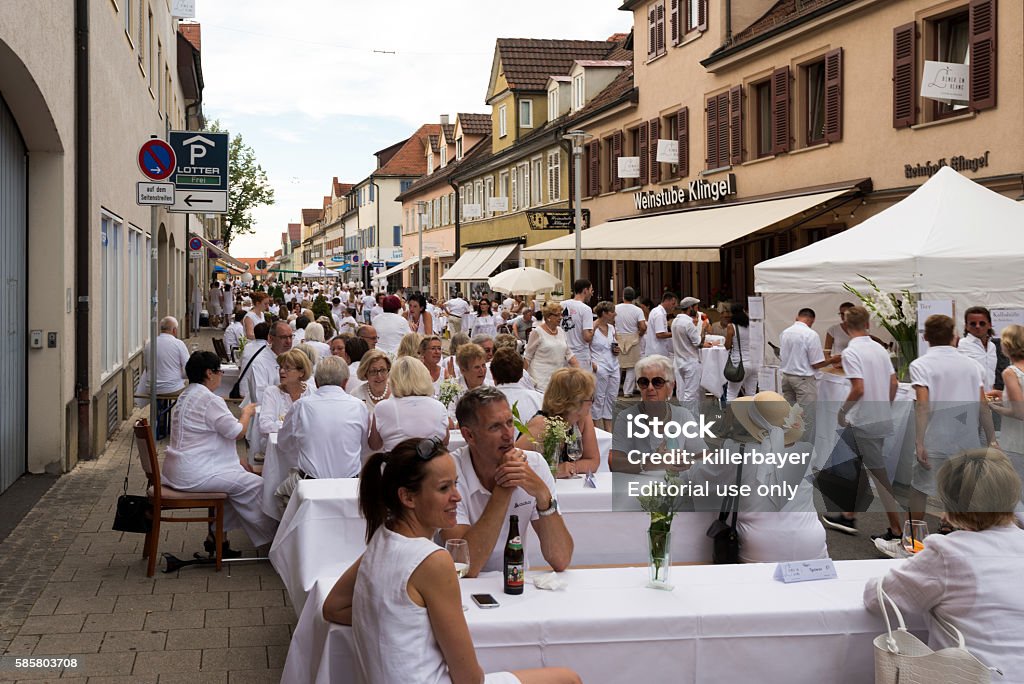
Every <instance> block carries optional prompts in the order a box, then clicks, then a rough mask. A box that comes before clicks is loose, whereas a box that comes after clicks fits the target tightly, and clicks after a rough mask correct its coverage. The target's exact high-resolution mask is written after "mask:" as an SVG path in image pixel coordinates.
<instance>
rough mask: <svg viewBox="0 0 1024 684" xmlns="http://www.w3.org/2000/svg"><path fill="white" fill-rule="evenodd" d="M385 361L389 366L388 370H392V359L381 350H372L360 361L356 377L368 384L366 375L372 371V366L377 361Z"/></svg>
mask: <svg viewBox="0 0 1024 684" xmlns="http://www.w3.org/2000/svg"><path fill="white" fill-rule="evenodd" d="M381 360H383V361H384V363H386V364H387V365H388V370H389V371H390V370H391V357H389V356H388V355H387V354H385V353H384V352H382V351H381V350H379V349H371V350H370V351H368V352H366V353H365V354H363V358H362V359H360V360H359V370H357V371H356V377H357V378H359V379H360V380H362V381H363V382H366V373H367V371H369V370H370V366H371V365H372V364H373V363H374V362H375V361H381Z"/></svg>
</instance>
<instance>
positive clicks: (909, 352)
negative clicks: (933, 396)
mask: <svg viewBox="0 0 1024 684" xmlns="http://www.w3.org/2000/svg"><path fill="white" fill-rule="evenodd" d="M893 352H894V353H895V357H894V358H893V368H894V370H895V371H896V379H897V380H899V381H900V382H910V362H911V361H913V360H914V359H916V358H917V339H916V338H915V339H901V340H896V342H895V344H893Z"/></svg>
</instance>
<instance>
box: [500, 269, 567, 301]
mask: <svg viewBox="0 0 1024 684" xmlns="http://www.w3.org/2000/svg"><path fill="white" fill-rule="evenodd" d="M487 284H488V285H490V287H491V289H492V290H494V291H495V292H503V293H505V294H511V295H532V294H537V293H538V292H550V291H552V290H554V289H555V288H556V287H558V286H560V285H561V284H562V281H561V280H559V279H558V278H556V277H555V276H553V275H551V274H550V273H548V272H547V271H542V270H540V269H539V268H533V267H532V266H520V267H519V268H512V269H509V270H507V271H502V272H501V273H499V274H498V275H496V276H492V277H490V278H489V279H488V280H487Z"/></svg>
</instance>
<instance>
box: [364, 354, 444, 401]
mask: <svg viewBox="0 0 1024 684" xmlns="http://www.w3.org/2000/svg"><path fill="white" fill-rule="evenodd" d="M359 365H360V367H362V364H359ZM388 379H389V381H390V382H391V396H393V397H396V398H398V397H431V396H433V395H434V383H433V382H432V381H431V379H430V371H428V370H427V367H426V366H424V365H423V362H422V361H420V360H419V359H417V358H416V357H414V356H400V357H398V358H397V359H395V362H394V364H392V366H391V374H390V375H389V376H388Z"/></svg>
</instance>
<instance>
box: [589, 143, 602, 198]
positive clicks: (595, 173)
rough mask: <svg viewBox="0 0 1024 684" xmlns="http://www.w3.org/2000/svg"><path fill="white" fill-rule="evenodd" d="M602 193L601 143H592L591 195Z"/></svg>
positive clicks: (595, 195)
mask: <svg viewBox="0 0 1024 684" xmlns="http://www.w3.org/2000/svg"><path fill="white" fill-rule="evenodd" d="M600 194H601V143H600V142H596V141H595V142H592V143H590V196H591V197H597V196H598V195H600Z"/></svg>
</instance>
